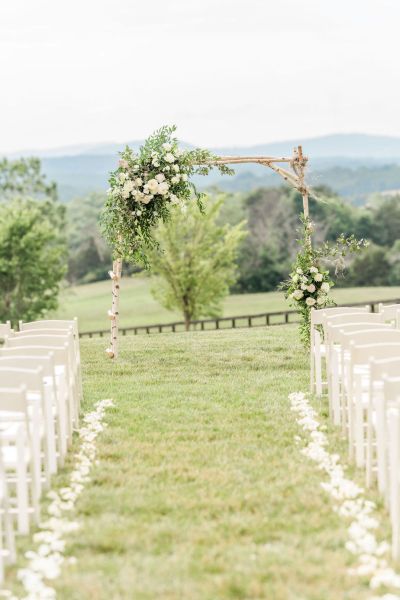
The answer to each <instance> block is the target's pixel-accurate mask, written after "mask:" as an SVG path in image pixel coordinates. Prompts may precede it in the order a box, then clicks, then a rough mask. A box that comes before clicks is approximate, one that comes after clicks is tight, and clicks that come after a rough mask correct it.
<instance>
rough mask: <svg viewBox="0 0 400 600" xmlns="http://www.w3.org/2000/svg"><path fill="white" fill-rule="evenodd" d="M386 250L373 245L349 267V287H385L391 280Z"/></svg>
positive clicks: (347, 281)
mask: <svg viewBox="0 0 400 600" xmlns="http://www.w3.org/2000/svg"><path fill="white" fill-rule="evenodd" d="M386 255H387V252H386V250H385V249H384V248H381V247H379V246H376V245H375V244H371V245H370V246H369V248H367V249H366V251H365V252H363V253H362V254H361V256H357V257H356V258H355V259H354V262H353V263H352V264H351V266H350V267H349V276H348V278H346V284H348V285H358V286H364V285H376V286H378V285H385V284H387V282H388V280H389V278H390V270H391V265H390V263H389V261H388V259H387V257H386Z"/></svg>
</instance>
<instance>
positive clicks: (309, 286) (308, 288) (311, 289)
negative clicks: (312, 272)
mask: <svg viewBox="0 0 400 600" xmlns="http://www.w3.org/2000/svg"><path fill="white" fill-rule="evenodd" d="M307 292H310V294H312V293H313V292H315V285H314V284H313V283H311V284H310V285H308V286H307Z"/></svg>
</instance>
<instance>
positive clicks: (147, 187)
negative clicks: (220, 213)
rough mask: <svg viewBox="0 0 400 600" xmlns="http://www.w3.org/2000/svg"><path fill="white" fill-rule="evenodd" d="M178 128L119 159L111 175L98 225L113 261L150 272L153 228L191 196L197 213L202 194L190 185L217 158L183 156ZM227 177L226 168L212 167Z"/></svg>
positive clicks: (200, 154)
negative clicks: (134, 264) (135, 264)
mask: <svg viewBox="0 0 400 600" xmlns="http://www.w3.org/2000/svg"><path fill="white" fill-rule="evenodd" d="M175 129H176V127H175V126H173V127H162V128H161V129H159V130H158V131H156V132H155V133H153V135H151V136H150V137H149V138H148V139H147V140H146V142H145V143H144V145H143V146H142V147H141V148H140V150H139V153H138V154H135V153H134V152H133V150H131V149H130V148H128V147H127V148H126V149H125V151H124V152H122V153H121V160H120V161H119V167H118V169H117V170H116V171H113V172H112V173H111V175H110V180H109V181H110V190H109V193H108V197H107V201H106V203H105V209H104V212H103V217H102V222H103V231H104V234H105V236H106V238H107V240H108V242H109V244H110V246H111V247H112V248H113V250H114V255H115V256H120V257H122V258H124V259H125V260H127V261H132V262H133V261H136V262H139V263H141V264H143V265H144V266H146V267H147V266H148V260H147V255H146V251H147V250H148V249H152V248H155V247H157V241H156V239H155V238H154V237H153V228H154V226H155V225H157V223H158V222H159V221H160V220H161V221H162V222H164V223H165V222H166V221H168V219H169V217H170V214H171V207H172V206H174V205H179V206H182V205H183V204H184V203H185V202H190V201H191V199H192V196H193V194H194V196H195V198H196V199H197V203H198V206H199V208H200V210H201V209H202V204H201V201H202V198H203V194H202V193H199V192H197V190H196V188H195V186H194V185H193V183H192V182H191V181H190V177H191V176H192V175H195V174H198V175H207V174H208V173H209V172H210V171H211V169H212V168H213V165H211V164H210V161H213V160H215V159H216V158H217V157H216V156H214V155H213V154H211V153H210V152H209V151H208V150H201V149H196V150H185V151H183V150H181V149H180V148H179V146H178V140H177V138H176V137H174V136H173V133H174V132H175ZM216 167H217V168H218V169H219V171H220V172H221V173H225V174H230V173H232V171H231V169H228V168H227V167H226V165H216Z"/></svg>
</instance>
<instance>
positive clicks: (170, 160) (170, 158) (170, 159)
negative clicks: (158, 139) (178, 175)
mask: <svg viewBox="0 0 400 600" xmlns="http://www.w3.org/2000/svg"><path fill="white" fill-rule="evenodd" d="M164 160H165V161H166V162H167V163H173V162H175V156H174V155H173V154H171V153H170V152H169V153H168V154H166V155H165V156H164Z"/></svg>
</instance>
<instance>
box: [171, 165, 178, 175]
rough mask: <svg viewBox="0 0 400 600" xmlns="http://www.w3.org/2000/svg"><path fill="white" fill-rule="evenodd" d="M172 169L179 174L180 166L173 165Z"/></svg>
mask: <svg viewBox="0 0 400 600" xmlns="http://www.w3.org/2000/svg"><path fill="white" fill-rule="evenodd" d="M172 168H173V170H174V171H175V173H179V166H178V165H173V167H172Z"/></svg>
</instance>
